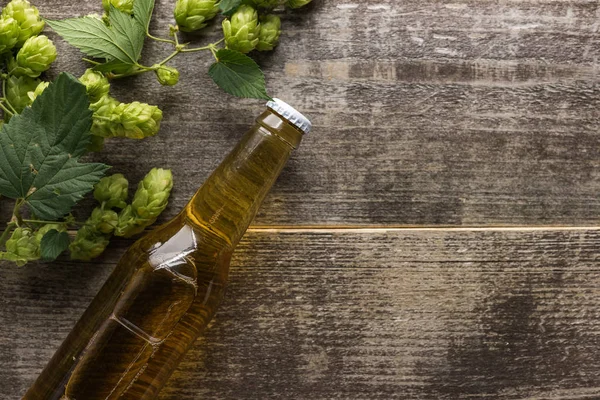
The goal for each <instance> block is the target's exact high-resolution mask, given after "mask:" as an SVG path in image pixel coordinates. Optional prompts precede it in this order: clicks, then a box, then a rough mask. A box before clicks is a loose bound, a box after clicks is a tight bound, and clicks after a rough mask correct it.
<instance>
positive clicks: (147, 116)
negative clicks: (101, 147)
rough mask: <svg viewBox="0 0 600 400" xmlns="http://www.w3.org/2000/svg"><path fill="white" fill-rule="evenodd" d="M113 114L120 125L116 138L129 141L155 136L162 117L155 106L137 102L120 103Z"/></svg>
mask: <svg viewBox="0 0 600 400" xmlns="http://www.w3.org/2000/svg"><path fill="white" fill-rule="evenodd" d="M114 112H115V113H116V114H118V115H119V116H120V122H121V125H122V127H121V128H122V129H119V130H118V132H117V136H123V137H127V138H130V139H143V138H146V137H149V136H154V135H156V134H157V133H158V131H159V129H160V121H162V117H163V115H162V111H161V110H160V109H159V108H158V107H157V106H151V105H149V104H146V103H140V102H139V101H134V102H133V103H121V104H119V105H118V106H117V108H116V109H115V111H114Z"/></svg>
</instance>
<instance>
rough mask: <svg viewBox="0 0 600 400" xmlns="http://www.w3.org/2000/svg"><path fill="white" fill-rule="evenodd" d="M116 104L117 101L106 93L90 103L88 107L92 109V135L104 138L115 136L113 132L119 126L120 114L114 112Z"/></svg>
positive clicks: (117, 103)
mask: <svg viewBox="0 0 600 400" xmlns="http://www.w3.org/2000/svg"><path fill="white" fill-rule="evenodd" d="M118 105H119V102H118V101H117V100H115V99H113V98H112V97H110V96H108V95H105V96H102V97H101V98H100V100H98V101H97V102H95V103H92V104H90V109H91V110H92V111H94V114H93V124H92V129H91V131H92V134H93V135H96V136H101V137H105V138H106V137H111V136H116V135H115V134H114V133H113V132H115V131H117V130H118V128H119V127H120V123H119V119H120V116H119V115H118V114H117V113H116V112H115V110H116V108H117V106H118Z"/></svg>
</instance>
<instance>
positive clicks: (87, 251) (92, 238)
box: [69, 220, 109, 261]
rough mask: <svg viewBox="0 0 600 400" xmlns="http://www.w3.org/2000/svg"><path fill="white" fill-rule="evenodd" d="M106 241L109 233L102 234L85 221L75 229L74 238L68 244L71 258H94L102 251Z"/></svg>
mask: <svg viewBox="0 0 600 400" xmlns="http://www.w3.org/2000/svg"><path fill="white" fill-rule="evenodd" d="M88 221H89V220H88ZM108 243H109V235H105V234H103V233H102V232H100V231H98V230H97V229H96V228H95V227H94V226H92V225H87V223H86V225H84V226H82V227H81V229H79V230H78V231H77V235H76V236H75V240H73V241H72V242H71V244H70V245H69V250H71V259H73V260H83V261H89V260H91V259H92V258H96V257H98V256H99V255H101V254H102V253H103V252H104V250H105V249H106V246H108Z"/></svg>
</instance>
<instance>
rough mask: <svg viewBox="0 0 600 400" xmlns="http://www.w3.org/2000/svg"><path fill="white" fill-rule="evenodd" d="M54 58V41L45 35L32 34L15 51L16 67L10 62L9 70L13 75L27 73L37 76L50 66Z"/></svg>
mask: <svg viewBox="0 0 600 400" xmlns="http://www.w3.org/2000/svg"><path fill="white" fill-rule="evenodd" d="M54 60H56V47H54V43H52V41H51V40H50V39H48V37H47V36H45V35H40V36H33V37H30V38H29V39H27V41H26V42H25V44H24V45H23V47H22V48H21V49H20V50H19V52H18V53H17V58H16V67H15V65H14V63H12V65H11V66H10V68H11V69H12V70H10V72H11V73H12V74H14V75H20V76H22V75H27V76H30V77H32V78H37V77H38V76H40V74H41V73H42V72H44V71H46V70H47V69H48V68H50V64H52V63H53V62H54Z"/></svg>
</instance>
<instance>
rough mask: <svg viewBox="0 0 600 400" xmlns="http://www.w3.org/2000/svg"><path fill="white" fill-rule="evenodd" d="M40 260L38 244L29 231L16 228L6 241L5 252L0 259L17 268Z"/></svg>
mask: <svg viewBox="0 0 600 400" xmlns="http://www.w3.org/2000/svg"><path fill="white" fill-rule="evenodd" d="M39 258H40V242H39V240H38V239H37V238H36V235H35V234H34V233H33V231H32V230H31V229H28V228H17V229H15V230H14V231H13V233H12V235H11V237H10V239H8V240H7V241H6V252H4V253H0V259H4V260H8V261H13V262H14V263H16V264H17V265H18V266H19V267H22V266H23V265H25V264H27V263H28V262H29V261H34V260H38V259H39Z"/></svg>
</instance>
